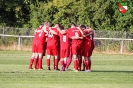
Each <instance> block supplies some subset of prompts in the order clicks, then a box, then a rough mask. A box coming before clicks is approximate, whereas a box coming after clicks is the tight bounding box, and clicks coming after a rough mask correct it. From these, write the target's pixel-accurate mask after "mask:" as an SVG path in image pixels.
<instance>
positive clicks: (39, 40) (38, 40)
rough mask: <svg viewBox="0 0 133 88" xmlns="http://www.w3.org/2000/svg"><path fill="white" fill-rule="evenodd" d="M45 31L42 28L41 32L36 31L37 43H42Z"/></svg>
mask: <svg viewBox="0 0 133 88" xmlns="http://www.w3.org/2000/svg"><path fill="white" fill-rule="evenodd" d="M45 34H46V33H45V32H44V31H43V30H42V31H41V32H39V33H37V41H36V42H38V44H39V45H44V43H45V40H46V36H45Z"/></svg>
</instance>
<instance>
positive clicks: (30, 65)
mask: <svg viewBox="0 0 133 88" xmlns="http://www.w3.org/2000/svg"><path fill="white" fill-rule="evenodd" d="M34 58H35V54H34V53H32V56H31V58H30V63H29V69H32V65H33V62H34Z"/></svg>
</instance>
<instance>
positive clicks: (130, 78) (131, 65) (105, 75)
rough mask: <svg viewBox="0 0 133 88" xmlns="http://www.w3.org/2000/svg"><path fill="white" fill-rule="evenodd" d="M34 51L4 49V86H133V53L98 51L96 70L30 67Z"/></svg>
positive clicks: (0, 70) (0, 54) (0, 80)
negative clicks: (109, 53)
mask: <svg viewBox="0 0 133 88" xmlns="http://www.w3.org/2000/svg"><path fill="white" fill-rule="evenodd" d="M30 56H31V52H28V51H0V88H133V55H107V54H94V55H93V56H92V72H90V73H87V72H74V71H73V65H72V64H73V63H72V64H71V66H70V68H69V70H68V71H67V72H61V71H54V70H51V71H47V68H46V65H45V58H44V59H43V68H44V70H42V71H37V70H36V71H35V70H28V64H29V58H30Z"/></svg>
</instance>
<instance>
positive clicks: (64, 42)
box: [59, 34, 70, 49]
mask: <svg viewBox="0 0 133 88" xmlns="http://www.w3.org/2000/svg"><path fill="white" fill-rule="evenodd" d="M59 36H60V45H61V49H66V48H69V47H70V37H69V35H68V34H64V35H63V34H59Z"/></svg>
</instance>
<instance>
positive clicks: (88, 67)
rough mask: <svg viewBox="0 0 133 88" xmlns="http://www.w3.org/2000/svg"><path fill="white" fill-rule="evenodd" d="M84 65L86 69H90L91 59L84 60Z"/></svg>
mask: <svg viewBox="0 0 133 88" xmlns="http://www.w3.org/2000/svg"><path fill="white" fill-rule="evenodd" d="M85 66H86V70H90V69H91V60H85Z"/></svg>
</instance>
